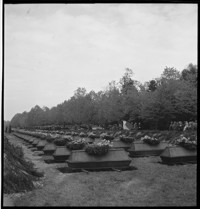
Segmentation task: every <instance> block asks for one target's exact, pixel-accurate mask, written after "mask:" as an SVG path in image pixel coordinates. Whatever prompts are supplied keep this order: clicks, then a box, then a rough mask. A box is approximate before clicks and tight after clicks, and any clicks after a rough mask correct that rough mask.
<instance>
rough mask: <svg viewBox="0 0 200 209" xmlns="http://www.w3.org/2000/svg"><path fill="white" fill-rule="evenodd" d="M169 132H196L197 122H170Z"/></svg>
mask: <svg viewBox="0 0 200 209" xmlns="http://www.w3.org/2000/svg"><path fill="white" fill-rule="evenodd" d="M169 130H170V131H192V130H197V121H196V120H195V121H190V122H188V121H185V122H182V121H172V122H171V123H170V126H169Z"/></svg>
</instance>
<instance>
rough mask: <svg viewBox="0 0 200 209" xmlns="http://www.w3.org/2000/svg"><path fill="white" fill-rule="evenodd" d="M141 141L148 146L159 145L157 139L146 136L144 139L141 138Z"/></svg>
mask: <svg viewBox="0 0 200 209" xmlns="http://www.w3.org/2000/svg"><path fill="white" fill-rule="evenodd" d="M141 141H143V142H144V143H147V144H149V145H158V144H159V143H160V141H159V140H158V139H157V138H155V137H150V136H148V135H145V136H144V137H142V138H141Z"/></svg>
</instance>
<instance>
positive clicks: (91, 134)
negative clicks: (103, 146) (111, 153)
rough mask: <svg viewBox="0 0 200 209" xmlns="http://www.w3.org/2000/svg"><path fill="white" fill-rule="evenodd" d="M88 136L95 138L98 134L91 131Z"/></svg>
mask: <svg viewBox="0 0 200 209" xmlns="http://www.w3.org/2000/svg"><path fill="white" fill-rule="evenodd" d="M88 137H90V138H91V139H95V138H98V135H96V134H94V133H93V132H92V133H89V135H88Z"/></svg>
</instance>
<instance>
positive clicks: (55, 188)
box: [11, 136, 197, 206]
mask: <svg viewBox="0 0 200 209" xmlns="http://www.w3.org/2000/svg"><path fill="white" fill-rule="evenodd" d="M11 141H13V142H14V143H18V141H20V140H19V139H17V138H15V137H14V136H12V137H11ZM23 149H24V152H25V156H27V158H29V159H31V160H32V161H33V162H34V163H35V165H36V167H38V168H39V169H40V170H41V171H44V172H45V178H44V179H43V181H42V184H43V187H41V188H38V189H35V190H33V191H31V192H27V193H25V194H24V195H22V196H21V197H18V198H16V199H15V201H14V205H15V206H195V205H196V194H197V191H196V180H197V179H196V177H197V165H196V164H187V165H174V166H167V165H163V164H161V163H160V162H161V159H160V158H159V157H143V158H133V159H132V162H131V165H132V166H134V167H136V168H137V169H136V170H131V171H121V172H117V171H100V172H89V173H84V172H78V173H62V172H60V171H59V170H58V169H56V167H57V166H58V164H45V163H44V162H43V161H42V158H41V157H38V156H34V155H33V154H32V152H31V151H30V150H28V149H27V148H26V147H25V146H23Z"/></svg>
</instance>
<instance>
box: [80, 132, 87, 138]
mask: <svg viewBox="0 0 200 209" xmlns="http://www.w3.org/2000/svg"><path fill="white" fill-rule="evenodd" d="M79 136H80V137H87V134H85V133H83V132H81V133H80V134H79Z"/></svg>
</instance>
